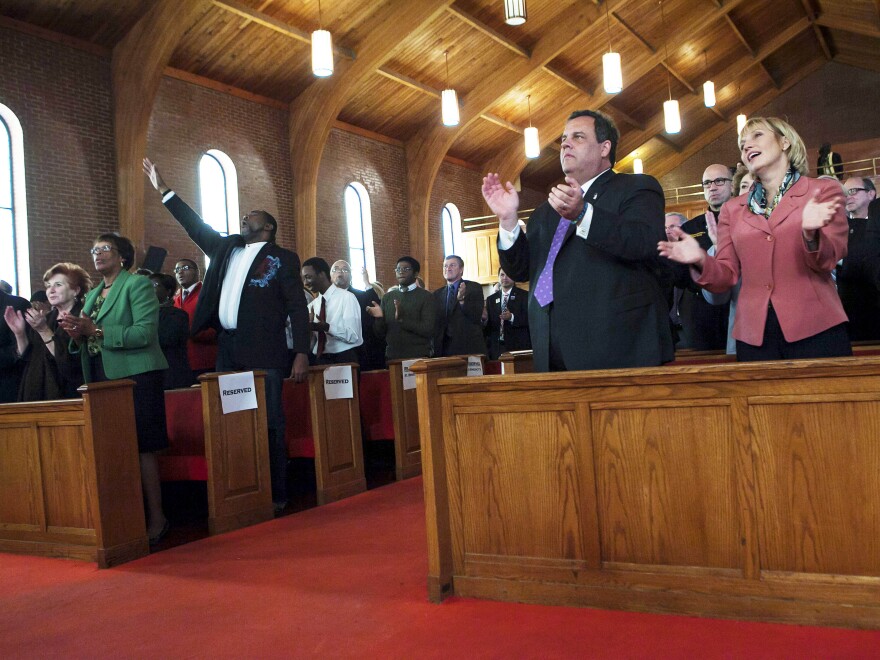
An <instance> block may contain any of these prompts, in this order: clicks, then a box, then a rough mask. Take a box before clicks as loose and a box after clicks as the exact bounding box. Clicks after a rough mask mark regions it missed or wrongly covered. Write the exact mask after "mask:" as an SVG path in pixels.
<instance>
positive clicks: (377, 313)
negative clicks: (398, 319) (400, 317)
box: [364, 300, 397, 319]
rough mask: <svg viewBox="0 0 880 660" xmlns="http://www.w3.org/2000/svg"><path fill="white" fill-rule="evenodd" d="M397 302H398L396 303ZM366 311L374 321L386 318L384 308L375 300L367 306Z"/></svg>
mask: <svg viewBox="0 0 880 660" xmlns="http://www.w3.org/2000/svg"><path fill="white" fill-rule="evenodd" d="M394 302H395V303H396V302H397V301H396V300H395V301H394ZM364 309H366V310H367V314H369V315H370V316H372V317H373V318H374V319H381V318H385V314H383V313H382V307H381V306H380V305H379V303H377V302H376V301H375V300H374V301H373V302H371V303H370V304H369V305H367V306H366V307H365V308H364Z"/></svg>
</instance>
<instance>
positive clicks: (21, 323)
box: [6, 263, 92, 401]
mask: <svg viewBox="0 0 880 660" xmlns="http://www.w3.org/2000/svg"><path fill="white" fill-rule="evenodd" d="M91 283H92V281H91V278H90V277H89V274H88V273H87V272H86V271H85V270H83V269H82V268H80V267H79V266H77V265H76V264H72V263H58V264H55V265H54V266H52V267H51V268H50V269H49V270H47V271H46V272H45V273H44V274H43V284H44V285H45V286H46V300H47V302H45V303H38V302H33V303H32V307H31V309H29V310H27V311H26V312H24V313H21V312H15V311H14V310H13V309H12V308H11V307H7V308H6V323H7V325H8V326H9V328H10V330H12V332H13V334H14V335H15V339H16V343H17V348H18V354H19V355H20V359H21V361H22V362H24V365H25V366H24V372H23V373H22V378H21V386H20V387H19V391H18V400H19V401H48V400H51V399H73V398H76V397H77V396H79V394H78V393H77V391H76V390H77V388H78V387H79V386H80V385H82V384H83V373H82V366H81V364H80V360H79V356H76V355H71V354H70V352H68V350H67V343H68V337H67V334H66V333H65V332H64V330H63V329H62V328H61V326H60V320H61V319H63V318H64V317H65V316H67V315H70V314H72V315H73V316H77V315H78V314H79V312H80V310H81V309H82V306H83V299H84V298H85V295H86V293H88V291H89V288H90V287H91Z"/></svg>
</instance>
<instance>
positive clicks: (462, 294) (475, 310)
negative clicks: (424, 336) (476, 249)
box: [434, 254, 486, 357]
mask: <svg viewBox="0 0 880 660" xmlns="http://www.w3.org/2000/svg"><path fill="white" fill-rule="evenodd" d="M463 274H464V259H462V258H461V257H459V256H457V255H454V254H450V255H449V256H448V257H446V259H445V260H444V261H443V277H444V278H445V279H446V286H444V287H440V288H439V289H437V290H436V291H434V307H435V311H436V316H435V318H436V320H435V323H434V357H448V356H450V355H485V354H486V342H485V341H483V300H484V299H483V287H481V286H480V284H479V283H478V282H471V281H470V280H464V279H462V275H463Z"/></svg>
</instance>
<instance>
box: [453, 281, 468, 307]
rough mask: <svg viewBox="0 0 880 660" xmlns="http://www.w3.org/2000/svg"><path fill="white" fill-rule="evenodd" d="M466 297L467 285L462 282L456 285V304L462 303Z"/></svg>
mask: <svg viewBox="0 0 880 660" xmlns="http://www.w3.org/2000/svg"><path fill="white" fill-rule="evenodd" d="M466 295H467V285H466V284H465V283H464V282H462V283H461V284H459V285H458V293H457V294H456V296H455V297H456V298H457V299H458V302H464V297H465V296H466Z"/></svg>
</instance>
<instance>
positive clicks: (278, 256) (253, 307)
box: [144, 158, 309, 513]
mask: <svg viewBox="0 0 880 660" xmlns="http://www.w3.org/2000/svg"><path fill="white" fill-rule="evenodd" d="M144 172H145V173H146V174H147V176H148V177H149V179H150V183H152V184H153V187H154V188H155V189H156V190H158V191H159V193H160V194H161V195H162V203H163V204H164V205H165V208H167V209H168V211H169V212H170V213H171V215H173V216H174V219H175V220H177V222H178V223H180V226H181V227H183V228H184V229H185V230H186V233H187V234H189V237H190V238H191V239H192V240H193V242H194V243H195V244H196V245H198V246H199V248H201V250H202V251H203V252H204V253H205V254H206V255H207V256H208V257H209V258H210V260H211V265H210V267H209V268H208V271H207V273H205V281H204V283H203V286H202V291H201V293H200V295H199V301H198V305H197V306H196V312H195V315H194V317H193V320H192V325H191V327H190V333H191V334H193V335H195V334H197V333H199V332H201V331H203V330H204V329H206V328H215V329H216V330H217V347H218V352H217V365H216V369H217V371H250V370H252V369H262V370H265V371H266V422H267V426H268V427H269V463H270V470H271V472H272V502H273V503H274V505H275V510H276V513H280V511H281V510H282V509H284V507H285V506H286V505H287V446H286V444H285V440H284V425H285V420H284V410H283V408H282V404H281V387H282V384H283V380H284V377H285V375H286V374H285V373H284V371H285V370H286V367H287V338H286V335H285V324H286V321H287V319H288V318H290V323H291V328H292V331H293V350H294V352H295V353H296V357H295V358H294V360H293V369H292V371H291V373H290V376H291V377H292V378H294V379H295V380H296V381H297V382H302V381H304V380H305V379H306V376H307V375H308V352H309V327H308V326H309V318H308V313H307V312H306V301H305V298H304V297H303V293H302V291H303V288H302V281H301V280H300V275H299V272H300V262H299V257H298V256H297V255H296V253H294V252H291V251H290V250H285V249H284V248H282V247H280V246H278V245H277V244H276V243H275V232H276V231H277V229H278V223H277V222H276V220H275V218H274V217H272V215H271V214H269V213H267V212H266V211H251V212H250V213H248V214H247V215H246V216H244V217H243V218H242V219H241V233H240V234H231V235H229V236H223V235H222V234H220V233H219V232H217V231H215V230H214V229H213V228H211V227H210V226H209V225H208V224H207V223H205V222H204V221H203V220H202V219H201V218H200V217H199V215H198V214H197V213H196V212H195V211H193V210H192V209H191V208H190V207H189V206H187V204H186V203H185V202H184V201H183V200H182V199H180V197H179V196H178V195H176V194H175V193H174V191H173V190H171V189H170V188H169V187H168V186H167V185H166V184H165V181H163V180H162V177H161V176H160V175H159V171H158V170H157V169H156V166H155V165H153V163H152V162H150V160H149V159H148V158H144Z"/></svg>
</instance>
